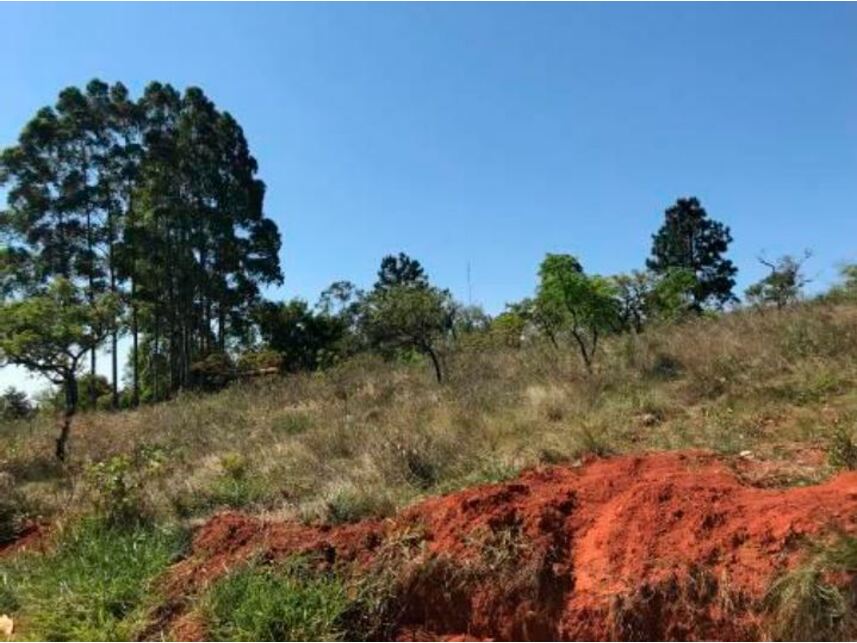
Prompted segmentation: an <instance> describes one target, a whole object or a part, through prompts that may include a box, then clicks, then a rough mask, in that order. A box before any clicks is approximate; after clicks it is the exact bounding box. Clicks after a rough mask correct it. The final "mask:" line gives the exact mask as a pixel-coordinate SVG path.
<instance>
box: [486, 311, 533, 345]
mask: <svg viewBox="0 0 857 643" xmlns="http://www.w3.org/2000/svg"><path fill="white" fill-rule="evenodd" d="M526 327H527V320H526V319H525V318H524V317H523V316H522V315H520V314H518V313H516V312H514V311H512V310H506V311H504V312H502V313H500V314H499V315H497V316H496V317H495V318H494V319H492V320H491V334H492V335H493V336H494V337H496V338H497V339H498V340H499V341H500V342H502V343H503V344H505V345H506V346H509V347H510V348H520V347H521V338H522V337H523V335H524V329H525V328H526Z"/></svg>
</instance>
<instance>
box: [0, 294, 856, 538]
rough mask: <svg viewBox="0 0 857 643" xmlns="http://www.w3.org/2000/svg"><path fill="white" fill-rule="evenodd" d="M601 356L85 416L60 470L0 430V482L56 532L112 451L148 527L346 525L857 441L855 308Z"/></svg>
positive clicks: (748, 323) (261, 388) (709, 327)
mask: <svg viewBox="0 0 857 643" xmlns="http://www.w3.org/2000/svg"><path fill="white" fill-rule="evenodd" d="M598 357H599V360H600V361H599V363H598V365H597V366H598V368H597V373H596V374H595V375H594V376H593V377H587V376H586V375H585V373H584V371H583V369H582V368H581V366H580V364H579V362H578V359H577V356H576V354H575V353H573V352H572V351H571V349H570V348H569V350H567V351H565V350H563V351H556V350H554V349H552V348H551V347H549V346H547V345H540V344H533V345H529V346H526V347H525V348H523V349H520V350H516V349H510V348H505V347H497V346H490V345H489V346H487V347H486V346H484V345H480V343H479V342H474V343H473V346H472V347H470V348H463V349H460V350H458V351H454V352H453V351H448V353H447V355H446V356H445V360H446V363H447V370H448V372H449V379H448V381H447V382H445V383H444V384H443V385H438V384H436V383H435V382H433V380H432V376H431V373H430V371H429V369H428V366H427V365H423V364H396V365H394V364H389V363H384V362H382V361H380V360H379V359H376V358H372V357H361V358H358V359H355V360H353V361H351V362H349V363H347V364H345V365H343V366H341V367H339V368H337V369H335V370H332V371H327V372H324V373H317V374H304V375H297V376H290V377H284V378H280V377H272V378H269V379H264V380H258V381H255V382H247V383H241V384H237V385H235V386H233V387H231V388H229V389H227V390H225V391H222V392H220V393H218V394H214V395H182V396H180V397H179V398H177V399H175V400H173V401H171V402H169V403H164V404H161V405H158V406H151V407H145V408H141V409H139V410H137V411H133V412H124V413H119V414H110V413H91V414H83V415H81V416H80V417H79V419H78V420H77V423H76V426H75V428H74V434H73V439H72V443H71V458H70V461H69V462H68V463H67V464H66V465H65V466H62V467H61V466H59V465H57V464H56V463H55V462H54V460H53V458H52V449H51V444H52V442H51V441H52V439H53V437H54V427H53V425H52V422H51V419H50V418H45V417H41V418H38V419H36V420H34V421H32V422H27V423H18V424H14V425H7V426H0V432H2V433H3V440H2V442H0V470H2V472H3V475H4V476H6V477H9V478H11V480H12V481H13V484H14V487H15V489H16V490H17V492H19V493H21V494H22V495H23V497H24V499H25V502H26V506H27V508H28V510H29V511H30V512H31V513H33V514H37V515H40V516H42V517H43V518H44V519H47V520H54V521H56V520H59V521H63V520H67V519H69V518H71V517H74V516H77V515H80V514H84V513H88V512H90V511H91V510H92V507H93V506H95V504H96V503H97V500H98V494H99V492H100V491H103V490H99V489H96V488H93V487H94V485H93V483H92V476H90V475H87V472H88V471H90V470H91V466H92V465H93V463H97V462H102V461H106V460H109V459H110V458H111V457H114V456H116V455H120V454H124V455H126V456H127V457H128V458H129V460H130V461H131V462H145V463H147V464H146V466H145V467H144V468H141V469H140V470H139V471H133V472H130V473H128V475H131V476H135V484H137V483H138V481H139V478H140V477H142V478H143V481H142V483H140V484H139V489H140V492H141V500H140V501H141V502H144V503H145V504H146V505H147V510H148V511H150V512H152V513H153V514H154V515H155V516H156V517H157V518H159V519H161V520H167V519H175V518H179V519H182V520H187V519H192V518H195V517H200V516H204V515H206V514H207V513H210V512H212V511H214V510H216V509H217V508H218V507H222V506H244V507H248V508H250V509H251V510H256V511H264V512H271V513H275V514H277V515H279V516H283V517H297V518H301V519H307V520H313V519H322V520H356V519H358V518H360V517H362V516H365V515H369V514H372V515H384V514H388V513H390V512H392V511H393V510H395V509H396V508H397V507H400V506H402V505H405V504H408V503H410V502H413V501H414V500H415V499H417V498H419V497H421V496H424V495H429V494H435V493H438V492H442V491H447V490H450V489H454V488H458V487H462V486H466V485H469V484H473V483H477V482H480V481H486V480H498V479H503V478H505V477H509V476H511V475H514V474H515V473H516V472H517V471H518V470H520V469H521V468H522V467H526V466H530V465H534V464H537V463H539V462H563V461H569V462H573V461H575V460H576V459H578V458H580V457H581V456H583V455H584V454H586V453H592V452H594V453H600V454H605V453H610V452H629V451H645V450H655V449H677V448H687V447H700V448H709V449H715V450H718V451H721V452H724V453H727V454H738V453H740V452H742V451H748V450H749V451H752V452H753V454H754V457H760V458H766V459H771V460H780V461H783V462H788V461H790V460H793V459H794V454H795V453H796V452H800V451H801V450H806V449H827V448H828V445H829V444H830V443H831V441H832V440H833V439H834V436H836V435H841V433H842V431H852V430H853V429H854V428H855V418H857V394H855V392H854V391H855V390H857V389H855V386H854V384H855V382H857V307H853V306H851V307H848V306H839V307H833V306H828V305H823V304H805V305H800V306H795V307H794V308H792V309H790V310H787V311H784V312H776V311H769V312H764V313H759V312H741V313H735V314H730V315H726V316H723V317H721V318H719V319H699V320H695V321H692V322H689V323H686V324H684V325H682V326H679V327H669V328H663V329H652V330H650V331H648V332H646V333H645V334H642V335H639V336H622V337H615V338H612V339H611V340H610V341H608V342H606V344H605V347H604V350H603V352H602V353H601V354H600V355H599V356H598ZM236 454H237V455H236ZM239 455H240V457H241V459H242V460H241V462H242V463H243V464H242V465H241V467H239V469H240V473H238V474H237V473H236V470H235V458H236V457H238V456H239ZM153 462H154V463H155V464H154V465H152V463H153ZM230 463H232V464H230ZM828 467H829V465H828V464H827V463H826V462H821V463H818V465H817V467H815V469H814V470H813V471H810V473H809V474H807V472H806V471H803V472H802V473H801V476H796V480H797V478H801V479H803V478H805V477H806V476H807V475H810V477H812V476H815V475H817V476H821V475H825V474H826V473H827V472H829V468H828ZM785 482H788V480H785Z"/></svg>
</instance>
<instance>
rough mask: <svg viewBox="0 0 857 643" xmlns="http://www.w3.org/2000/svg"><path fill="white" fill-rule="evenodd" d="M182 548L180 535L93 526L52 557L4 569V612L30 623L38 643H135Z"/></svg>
mask: <svg viewBox="0 0 857 643" xmlns="http://www.w3.org/2000/svg"><path fill="white" fill-rule="evenodd" d="M184 544H185V538H184V536H183V534H182V532H180V531H177V530H175V529H156V528H153V527H148V526H137V527H135V528H133V529H128V528H125V529H120V528H117V527H116V526H114V525H112V524H110V523H108V522H106V521H105V520H96V519H87V520H85V521H83V522H81V523H79V524H77V525H75V526H73V527H72V528H70V529H69V530H68V531H67V532H66V533H65V534H63V536H62V537H61V538H60V540H59V542H58V544H57V547H56V549H55V550H53V551H52V552H51V553H49V554H47V555H38V554H21V555H19V556H17V557H14V558H12V559H9V560H8V561H3V562H2V563H0V603H2V609H3V610H6V609H8V610H10V611H11V612H12V613H13V615H15V616H16V617H17V618H20V620H22V621H24V622H26V623H27V630H26V636H27V637H29V638H32V639H34V640H48V641H49V640H77V641H101V640H123V639H128V638H131V637H133V636H134V633H135V632H136V631H137V629H138V628H139V627H140V626H141V625H142V622H143V620H144V618H145V616H144V612H145V609H144V607H145V606H144V603H145V601H146V599H147V596H148V595H149V591H150V586H149V583H150V582H151V581H152V579H153V578H154V577H155V576H156V575H157V574H159V573H160V572H161V571H163V570H164V569H165V568H166V567H167V565H168V564H169V563H170V562H172V561H173V560H175V558H176V556H177V555H178V554H179V552H181V550H182V548H183V547H184Z"/></svg>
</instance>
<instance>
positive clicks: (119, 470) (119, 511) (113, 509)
mask: <svg viewBox="0 0 857 643" xmlns="http://www.w3.org/2000/svg"><path fill="white" fill-rule="evenodd" d="M163 460H164V454H163V452H162V451H161V450H160V449H158V448H147V447H145V446H142V447H141V448H139V449H138V450H137V452H136V453H135V455H134V457H133V458H131V457H129V456H127V455H124V454H123V455H115V456H113V457H111V458H108V459H107V460H103V461H101V462H97V463H95V464H91V465H89V467H87V469H86V479H87V481H88V482H89V485H90V487H91V489H92V490H93V492H94V494H95V505H96V509H97V511H98V513H99V514H100V515H101V516H102V517H103V518H104V519H105V520H106V521H107V522H108V523H109V524H111V525H117V526H122V525H135V524H137V523H139V522H142V521H144V520H146V519H147V518H148V517H149V509H148V507H147V506H146V499H145V496H144V489H145V485H146V482H147V479H148V478H149V477H150V476H151V475H152V474H154V473H155V472H156V471H157V470H158V469H160V467H161V464H162V463H163Z"/></svg>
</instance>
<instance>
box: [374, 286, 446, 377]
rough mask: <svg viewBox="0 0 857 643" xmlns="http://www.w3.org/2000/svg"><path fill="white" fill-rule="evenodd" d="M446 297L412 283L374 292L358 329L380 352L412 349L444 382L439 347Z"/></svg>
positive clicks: (385, 287)
mask: <svg viewBox="0 0 857 643" xmlns="http://www.w3.org/2000/svg"><path fill="white" fill-rule="evenodd" d="M450 306H451V298H450V296H449V293H447V292H446V291H442V290H440V289H438V288H434V287H432V286H429V285H427V283H425V284H424V283H419V282H411V283H405V284H398V285H388V286H384V287H382V288H376V289H375V290H373V291H372V292H371V293H370V294H369V295H368V296H367V297H366V298H365V301H364V302H363V306H362V316H361V325H362V327H363V330H364V332H365V334H366V336H367V338H368V339H369V342H370V344H371V345H372V346H374V347H376V348H378V349H380V350H382V351H390V350H399V349H412V350H416V351H418V352H420V353H422V354H423V355H426V356H428V357H429V358H430V359H431V362H432V365H433V366H434V372H435V377H436V378H437V381H438V382H442V381H443V369H442V366H441V362H440V356H439V354H438V344H439V342H440V341H441V340H442V338H443V337H444V336H445V335H446V332H447V330H448V326H449V309H450Z"/></svg>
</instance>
